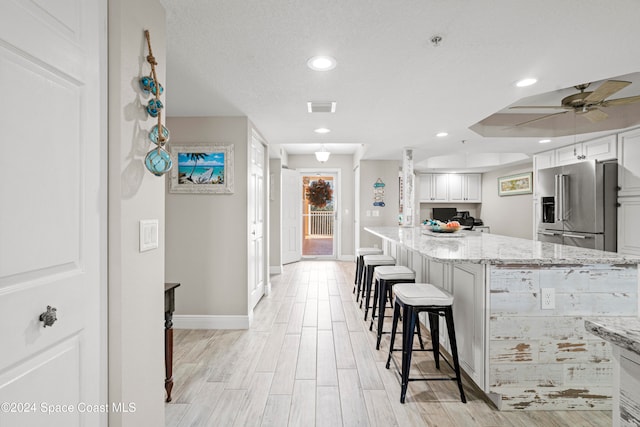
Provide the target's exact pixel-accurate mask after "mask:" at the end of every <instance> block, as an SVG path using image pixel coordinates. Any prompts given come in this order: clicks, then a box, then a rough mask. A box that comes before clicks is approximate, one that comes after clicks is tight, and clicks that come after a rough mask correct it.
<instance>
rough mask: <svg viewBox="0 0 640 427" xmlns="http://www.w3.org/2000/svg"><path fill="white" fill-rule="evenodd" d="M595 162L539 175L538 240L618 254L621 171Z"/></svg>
mask: <svg viewBox="0 0 640 427" xmlns="http://www.w3.org/2000/svg"><path fill="white" fill-rule="evenodd" d="M617 166H618V165H617V163H615V162H596V161H595V160H591V161H585V162H580V163H574V164H571V165H565V166H557V167H553V168H546V169H541V170H540V171H539V172H538V186H539V188H538V190H539V194H540V196H541V199H540V209H541V212H540V223H539V224H538V240H540V241H542V242H551V243H560V244H563V245H570V246H579V247H583V248H591V249H600V250H604V251H611V252H616V250H617V240H616V239H617V192H618V169H617Z"/></svg>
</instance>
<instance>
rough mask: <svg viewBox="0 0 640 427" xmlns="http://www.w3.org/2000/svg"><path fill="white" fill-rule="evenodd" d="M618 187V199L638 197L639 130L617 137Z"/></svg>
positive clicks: (639, 178) (639, 184)
mask: <svg viewBox="0 0 640 427" xmlns="http://www.w3.org/2000/svg"><path fill="white" fill-rule="evenodd" d="M618 186H619V187H620V192H619V193H618V197H626V196H640V128H638V129H634V130H631V131H629V132H624V133H621V134H619V135H618ZM636 220H637V217H636Z"/></svg>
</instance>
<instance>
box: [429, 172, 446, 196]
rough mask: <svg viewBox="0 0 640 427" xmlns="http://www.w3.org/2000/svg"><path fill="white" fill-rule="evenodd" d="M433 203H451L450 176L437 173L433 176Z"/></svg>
mask: <svg viewBox="0 0 640 427" xmlns="http://www.w3.org/2000/svg"><path fill="white" fill-rule="evenodd" d="M432 197H433V201H435V202H447V201H449V174H446V173H436V174H433V193H432Z"/></svg>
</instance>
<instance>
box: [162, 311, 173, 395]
mask: <svg viewBox="0 0 640 427" xmlns="http://www.w3.org/2000/svg"><path fill="white" fill-rule="evenodd" d="M164 370H165V380H164V389H165V390H166V391H167V400H166V401H167V402H171V389H173V313H165V314H164Z"/></svg>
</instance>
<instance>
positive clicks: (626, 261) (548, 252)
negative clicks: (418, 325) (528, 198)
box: [365, 227, 640, 265]
mask: <svg viewBox="0 0 640 427" xmlns="http://www.w3.org/2000/svg"><path fill="white" fill-rule="evenodd" d="M365 231H368V232H369V233H372V234H373V235H375V236H378V237H380V238H382V239H386V240H390V241H392V242H395V243H396V244H400V245H402V246H404V247H406V248H407V249H409V250H412V251H416V252H419V253H420V254H422V255H424V256H426V257H427V258H430V259H433V260H437V261H443V262H453V263H474V264H494V265H496V264H501V265H511V264H523V265H590V264H608V265H630V264H638V263H640V257H636V256H630V255H621V254H618V253H615V252H605V251H599V250H594V249H584V248H577V247H574V246H566V245H558V244H555V243H546V242H538V241H533V240H527V239H519V238H515V237H508V236H500V235H497V234H489V233H480V232H477V231H465V230H461V231H459V232H457V233H455V235H450V234H443V235H441V236H440V235H437V234H435V233H431V232H427V231H425V230H423V229H422V228H420V227H411V228H409V227H365ZM426 233H428V234H426Z"/></svg>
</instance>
